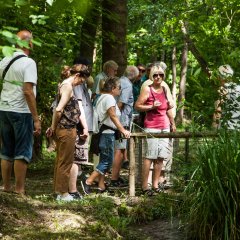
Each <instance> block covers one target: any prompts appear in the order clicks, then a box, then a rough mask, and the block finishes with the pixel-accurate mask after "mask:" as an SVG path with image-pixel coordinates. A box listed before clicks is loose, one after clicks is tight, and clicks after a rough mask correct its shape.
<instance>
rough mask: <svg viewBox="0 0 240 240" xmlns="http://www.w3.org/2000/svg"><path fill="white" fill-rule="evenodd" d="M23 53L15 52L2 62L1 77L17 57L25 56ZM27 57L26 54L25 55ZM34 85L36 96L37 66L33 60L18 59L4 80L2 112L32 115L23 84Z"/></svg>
mask: <svg viewBox="0 0 240 240" xmlns="http://www.w3.org/2000/svg"><path fill="white" fill-rule="evenodd" d="M23 54H24V53H22V52H15V53H14V54H13V56H12V57H5V58H4V59H3V60H2V61H1V62H0V77H2V74H3V71H4V69H5V68H6V67H7V65H8V63H9V62H10V61H11V60H12V59H13V58H14V57H16V56H18V55H23ZM24 55H25V54H24ZM24 82H30V83H33V84H34V86H33V91H34V94H35V96H36V85H37V66H36V63H35V61H34V60H33V59H31V58H28V57H22V58H20V59H17V60H16V61H15V62H14V63H13V64H12V65H11V66H10V68H9V70H8V71H7V74H6V76H5V78H4V82H3V89H2V92H1V95H0V110H2V111H10V112H19V113H30V110H29V107H28V105H27V102H26V99H25V96H24V94H23V83H24Z"/></svg>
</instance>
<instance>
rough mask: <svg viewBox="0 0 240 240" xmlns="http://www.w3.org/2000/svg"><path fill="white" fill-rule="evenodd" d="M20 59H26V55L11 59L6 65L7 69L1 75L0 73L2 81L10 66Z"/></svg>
mask: <svg viewBox="0 0 240 240" xmlns="http://www.w3.org/2000/svg"><path fill="white" fill-rule="evenodd" d="M22 57H27V56H26V55H18V56H16V57H15V58H13V59H12V60H11V61H10V62H9V63H8V65H7V67H6V68H5V69H4V70H3V73H2V79H3V80H4V78H5V76H6V74H7V71H8V69H9V68H10V67H11V65H12V64H13V63H14V62H15V61H16V60H18V59H19V58H22Z"/></svg>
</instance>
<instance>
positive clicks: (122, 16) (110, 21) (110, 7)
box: [102, 0, 127, 75]
mask: <svg viewBox="0 0 240 240" xmlns="http://www.w3.org/2000/svg"><path fill="white" fill-rule="evenodd" d="M126 34H127V0H118V1H113V0H105V1H103V16H102V35H103V38H102V60H103V62H106V61H108V60H114V61H116V62H117V64H118V65H119V71H118V73H119V74H120V75H122V74H123V72H124V70H125V68H126V66H127V43H126Z"/></svg>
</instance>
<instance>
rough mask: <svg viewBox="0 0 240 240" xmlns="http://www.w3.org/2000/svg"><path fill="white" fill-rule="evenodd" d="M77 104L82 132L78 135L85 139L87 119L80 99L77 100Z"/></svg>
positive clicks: (86, 135)
mask: <svg viewBox="0 0 240 240" xmlns="http://www.w3.org/2000/svg"><path fill="white" fill-rule="evenodd" d="M78 104H79V108H80V111H81V115H80V121H81V124H82V126H83V134H82V135H81V136H80V137H81V138H83V139H86V138H87V137H88V125H87V121H86V115H85V112H84V109H83V106H82V101H78Z"/></svg>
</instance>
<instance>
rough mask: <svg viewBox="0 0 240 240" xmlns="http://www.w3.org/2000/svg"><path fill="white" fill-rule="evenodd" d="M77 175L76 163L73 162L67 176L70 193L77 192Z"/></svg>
mask: <svg viewBox="0 0 240 240" xmlns="http://www.w3.org/2000/svg"><path fill="white" fill-rule="evenodd" d="M77 177H78V165H77V164H75V163H73V165H72V168H71V170H70V176H69V186H68V190H69V192H70V193H74V192H77Z"/></svg>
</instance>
